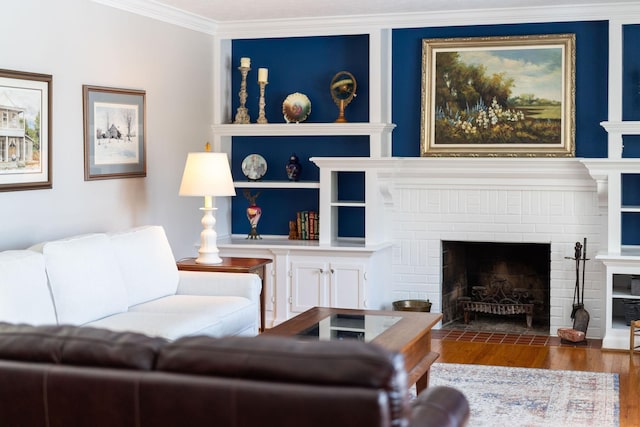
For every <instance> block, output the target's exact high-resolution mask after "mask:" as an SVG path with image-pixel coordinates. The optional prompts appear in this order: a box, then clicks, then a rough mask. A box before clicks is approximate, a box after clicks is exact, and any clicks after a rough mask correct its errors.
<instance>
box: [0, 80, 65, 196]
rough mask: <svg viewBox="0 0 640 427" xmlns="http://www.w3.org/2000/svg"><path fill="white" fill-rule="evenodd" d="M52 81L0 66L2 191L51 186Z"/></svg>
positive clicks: (0, 168)
mask: <svg viewBox="0 0 640 427" xmlns="http://www.w3.org/2000/svg"><path fill="white" fill-rule="evenodd" d="M52 81H53V78H52V76H51V75H48V74H35V73H27V72H22V71H10V70H0V191H15V190H35V189H43V188H51V187H52V173H51V105H52V104H51V89H52V88H51V85H52Z"/></svg>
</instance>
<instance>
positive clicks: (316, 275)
mask: <svg viewBox="0 0 640 427" xmlns="http://www.w3.org/2000/svg"><path fill="white" fill-rule="evenodd" d="M327 271H328V270H327V266H326V263H323V262H308V261H304V262H298V261H295V260H292V261H291V297H290V306H291V313H296V314H298V313H302V312H303V311H306V310H308V309H310V308H312V307H316V306H326V305H327V302H328V300H329V298H328V289H327V285H326V280H325V278H326V272H327Z"/></svg>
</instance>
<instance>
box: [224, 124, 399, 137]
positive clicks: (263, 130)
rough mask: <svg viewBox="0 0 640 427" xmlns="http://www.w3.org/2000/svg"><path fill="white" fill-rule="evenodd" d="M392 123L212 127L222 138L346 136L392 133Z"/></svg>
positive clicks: (393, 126)
mask: <svg viewBox="0 0 640 427" xmlns="http://www.w3.org/2000/svg"><path fill="white" fill-rule="evenodd" d="M395 127H396V125H394V124H392V123H267V124H258V123H249V124H218V125H212V130H213V132H214V133H216V134H218V135H220V136H300V135H314V136H344V135H376V134H385V133H390V132H391V131H392V130H393V129H394V128H395Z"/></svg>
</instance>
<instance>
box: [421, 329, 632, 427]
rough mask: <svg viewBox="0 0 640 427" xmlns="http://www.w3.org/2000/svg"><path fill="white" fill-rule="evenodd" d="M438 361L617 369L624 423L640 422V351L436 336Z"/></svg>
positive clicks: (524, 366) (536, 366) (555, 367)
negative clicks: (484, 341)
mask: <svg viewBox="0 0 640 427" xmlns="http://www.w3.org/2000/svg"><path fill="white" fill-rule="evenodd" d="M431 346H432V351H436V352H438V353H440V358H439V359H438V360H437V362H443V363H468V364H479V365H494V366H517V367H523V368H544V369H564V370H575V371H592V372H615V373H618V374H619V378H620V426H622V427H626V426H628V427H631V426H638V425H640V399H638V397H639V396H640V353H636V354H635V355H633V356H630V355H629V352H624V351H612V350H602V349H599V348H589V347H569V346H548V345H547V346H543V345H539V346H538V345H521V344H494V343H480V342H460V341H454V340H446V339H432V344H431Z"/></svg>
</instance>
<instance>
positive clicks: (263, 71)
mask: <svg viewBox="0 0 640 427" xmlns="http://www.w3.org/2000/svg"><path fill="white" fill-rule="evenodd" d="M268 76H269V70H268V69H267V68H258V83H266V82H267V77H268Z"/></svg>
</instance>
